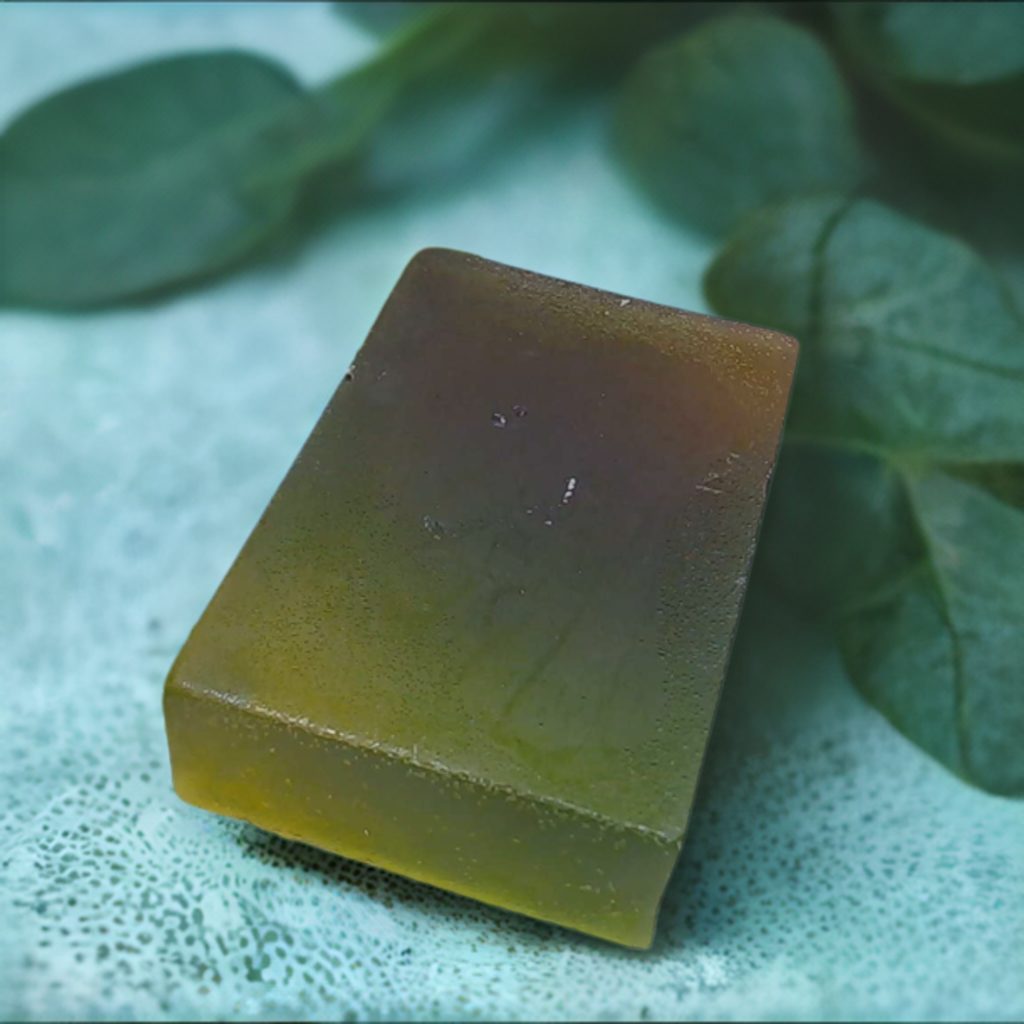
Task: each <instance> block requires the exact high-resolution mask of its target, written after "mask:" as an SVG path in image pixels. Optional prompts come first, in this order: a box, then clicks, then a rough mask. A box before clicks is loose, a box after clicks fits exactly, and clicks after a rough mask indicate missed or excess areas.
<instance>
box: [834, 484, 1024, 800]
mask: <svg viewBox="0 0 1024 1024" xmlns="http://www.w3.org/2000/svg"><path fill="white" fill-rule="evenodd" d="M907 490H908V493H909V495H910V496H911V502H912V504H913V507H914V510H915V514H916V516H917V519H918V522H919V525H920V528H921V532H922V535H923V537H924V539H925V543H926V547H927V552H928V555H927V558H926V559H925V560H924V561H923V562H922V563H921V565H920V566H919V568H918V571H915V572H910V573H906V574H904V575H903V576H902V577H899V578H896V579H894V580H892V581H890V583H889V584H888V586H887V587H885V588H884V589H882V590H880V591H879V593H878V596H877V598H876V599H875V600H866V601H865V602H864V603H863V605H862V607H861V608H859V609H857V610H855V611H852V612H850V613H849V614H848V615H847V616H846V617H845V618H844V619H843V620H841V624H840V631H839V637H840V643H841V645H842V647H843V650H844V654H845V656H846V659H847V662H848V664H849V665H850V666H851V669H852V672H853V675H854V678H855V680H856V681H857V683H858V685H859V687H860V688H861V690H862V691H863V692H864V693H865V695H866V696H867V697H868V699H869V700H871V701H872V703H873V704H875V705H876V706H877V707H878V708H879V709H880V710H881V711H883V713H885V714H886V715H887V716H888V717H889V718H890V719H891V720H892V721H893V722H894V724H896V726H897V727H898V728H899V729H901V730H902V731H903V732H904V733H906V734H907V735H908V736H909V737H910V738H911V739H913V740H914V741H915V742H917V743H918V744H920V745H921V746H922V747H923V748H924V749H925V750H927V751H928V752H929V753H931V754H932V755H933V756H935V757H937V758H938V759H939V760H941V761H943V762H944V763H945V764H946V765H948V766H949V767H950V768H951V769H953V770H954V771H956V772H957V773H958V774H960V775H962V776H964V777H965V778H967V779H969V780H970V781H972V782H974V783H976V784H978V785H980V786H983V787H984V788H985V789H988V790H990V791H991V792H995V793H1003V794H1007V795H1018V796H1019V795H1024V744H1022V742H1021V737H1022V736H1024V628H1022V626H1021V609H1022V608H1024V512H1021V511H1020V510H1019V509H1017V508H1013V507H1011V506H1009V505H1006V504H1004V503H1003V502H1001V501H999V500H998V499H996V498H994V497H992V496H991V495H990V494H988V493H986V492H985V491H983V490H981V489H980V488H978V487H975V486H974V485H972V484H970V483H968V482H966V481H963V480H956V479H954V478H952V477H949V476H947V475H944V474H942V473H939V472H929V473H924V474H921V475H916V474H915V475H913V476H911V477H910V478H909V479H908V481H907Z"/></svg>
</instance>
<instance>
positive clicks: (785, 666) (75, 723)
mask: <svg viewBox="0 0 1024 1024" xmlns="http://www.w3.org/2000/svg"><path fill="white" fill-rule="evenodd" d="M225 45H237V46H242V47H246V48H250V49H254V50H257V51H260V52H263V53H267V54H270V55H273V56H276V57H277V58H278V59H280V60H282V61H283V62H284V63H286V64H287V65H288V66H289V67H291V68H292V69H293V70H294V71H295V72H296V73H297V74H298V75H299V76H300V77H301V78H302V79H303V80H305V81H308V82H317V81H320V80H322V79H324V78H326V77H327V76H329V75H330V74H331V73H333V72H334V71H335V70H337V69H338V68H340V67H343V66H345V65H346V64H350V63H354V62H357V61H358V60H360V59H361V58H362V57H364V56H365V55H366V54H368V53H370V52H372V50H373V47H374V46H375V43H374V41H373V39H372V38H371V37H370V36H368V35H367V34H366V33H365V32H364V31H363V30H362V29H360V28H358V27H357V26H356V25H355V24H346V23H345V22H343V21H342V20H341V19H340V18H339V17H338V16H337V15H336V14H334V13H332V12H331V10H330V9H329V8H328V7H327V6H326V5H324V6H306V5H299V4H294V5H288V6H275V5H252V6H250V5H248V4H232V5H224V6H220V5H201V4H197V5H191V4H183V5H180V6H179V5H151V6H139V7H136V6H132V5H80V6H79V5H70V6H63V5H38V6H33V5H25V6H21V5H15V6H11V5H6V4H4V5H0V122H5V121H6V120H7V119H8V118H9V117H10V116H11V115H12V114H14V113H15V112H16V111H17V110H19V109H20V108H21V107H23V106H24V105H25V104H27V103H30V102H32V101H33V100H35V99H37V98H39V97H41V96H43V95H44V94H46V93H47V92H49V91H50V90H52V89H54V88H57V87H59V86H62V85H65V84H68V83H70V82H73V81H75V80H77V79H79V78H81V77H82V76H84V75H87V74H91V73H94V72H99V71H103V70H107V69H111V68H113V67H115V66H118V65H123V64H125V63H128V62H131V61H133V60H135V59H138V58H141V57H148V56H153V55H156V54H161V53H166V52H169V51H174V50H179V49H194V48H208V47H218V46H225ZM494 102H501V99H500V97H499V98H497V99H496V100H495V101H494ZM488 116H489V112H488V111H487V110H486V109H481V110H477V111H476V112H475V114H474V117H475V119H476V120H475V121H474V125H475V127H474V130H475V131H476V132H477V137H476V138H475V139H473V140H470V141H468V142H467V143H466V151H467V152H471V151H472V150H473V148H474V146H476V147H478V148H479V149H480V152H481V155H480V157H479V158H478V159H471V160H469V161H468V162H467V163H465V164H460V163H458V162H457V161H456V162H454V163H453V164H452V165H451V167H450V168H449V169H450V173H444V170H445V168H444V166H441V167H440V169H438V167H435V168H434V173H433V174H428V175H426V176H425V177H424V178H423V180H422V181H421V182H420V183H419V184H417V185H416V186H415V187H412V188H405V189H396V190H393V191H389V192H386V193H384V194H382V195H380V196H378V197H377V198H375V199H373V200H372V201H367V202H366V203H364V204H362V205H361V206H360V207H359V208H358V209H356V210H354V211H351V212H350V213H349V215H347V216H345V217H344V218H339V219H337V220H334V221H332V222H331V223H330V225H329V226H327V227H325V228H322V229H320V230H317V231H316V232H313V233H311V234H307V235H304V236H302V237H301V238H298V239H296V240H295V244H292V245H288V246H285V247H284V249H283V250H282V251H281V252H280V253H279V254H278V255H277V257H276V258H275V259H274V261H273V262H272V263H270V264H263V265H261V266H260V267H259V268H258V269H256V270H253V271H249V272H247V273H244V274H241V275H236V276H234V277H232V278H230V279H228V280H226V281H225V282H223V283H219V284H216V285H214V286H208V287H207V288H205V289H203V290H200V291H193V292H190V293H188V294H186V295H184V296H182V297H179V298H175V299H172V300H170V301H164V302H161V303H159V304H155V305H148V306H147V305H142V306H135V307H130V308H125V309H121V310H118V311H116V312H109V313H102V314H90V315H87V316H82V315H76V316H56V315H44V314H39V313H27V312H9V311H4V312H0V686H2V690H0V692H2V695H3V696H2V699H0V779H2V782H0V822H2V825H0V871H2V875H0V922H2V927H0V1017H3V1018H4V1019H25V1018H32V1019H60V1018H75V1019H87V1018H94V1019H95V1018H103V1019H121V1018H127V1019H131V1018H147V1019H171V1018H177V1019H182V1018H185V1019H190V1018H211V1017H213V1018H216V1017H221V1018H223V1017H233V1018H244V1019H260V1018H271V1017H274V1018H278V1017H282V1016H296V1017H301V1018H310V1019H340V1020H354V1019H374V1020H389V1019H408V1018H423V1019H431V1018H436V1019H442V1020H453V1019H460V1020H461V1019H524V1020H538V1019H552V1020H560V1019H574V1018H589V1019H598V1020H618V1019H637V1018H641V1019H659V1018H664V1019H685V1018H696V1019H702V1018H719V1019H722V1018H739V1019H755V1018H757V1019H762V1018H764V1019H773V1018H791V1019H793V1018H800V1019H814V1018H834V1019H839V1018H841V1019H877V1018H903V1019H908V1020H915V1019H917V1020H919V1019H925V1018H928V1019H950V1020H958V1019H967V1018H994V1019H1020V1018H1021V1017H1024V865H1022V862H1024V804H1022V803H1020V802H1013V801H1009V800H1003V799H998V798H995V797H991V796H986V795H984V794H982V793H980V792H977V791H975V790H973V789H971V788H969V787H967V786H965V785H964V784H962V783H960V782H958V781H957V780H956V779H954V778H953V777H951V776H950V775H949V774H947V773H946V772H945V771H944V770H943V769H941V768H940V767H938V766H937V765H936V764H935V763H933V762H932V761H930V760H929V759H927V758H926V757H925V756H923V755H922V754H921V753H919V752H918V751H917V750H916V749H915V748H914V747H912V746H911V745H909V744H908V743H907V742H906V741H905V740H904V739H902V738H901V737H900V736H899V735H898V734H897V733H896V732H895V731H894V730H893V729H892V728H891V727H890V726H889V725H888V724H887V723H886V722H885V721H884V720H883V719H882V718H881V717H880V716H879V715H877V714H876V713H875V712H873V711H872V710H870V709H869V708H867V707H866V706H865V705H864V704H863V703H862V702H861V701H860V699H859V698H858V697H857V696H856V694H855V693H854V692H853V690H852V689H851V687H850V685H849V683H848V682H847V681H846V679H845V677H844V675H843V673H842V670H841V668H840V666H839V664H838V661H837V659H836V655H835V653H834V651H833V650H832V649H831V647H830V646H829V644H828V643H827V642H826V641H825V640H824V639H823V638H822V637H820V636H818V635H817V634H816V633H814V632H813V631H812V630H810V629H808V628H806V627H801V626H799V624H794V623H792V622H787V619H788V618H789V614H788V613H787V612H786V611H785V610H784V609H781V608H771V607H760V608H759V607H757V606H756V605H754V606H750V607H748V610H747V615H748V620H749V619H750V617H752V616H753V615H756V616H757V617H758V620H759V621H761V622H762V623H763V627H764V628H763V632H762V633H761V634H757V633H754V634H751V633H750V632H749V630H748V636H747V638H746V640H747V642H746V644H745V645H744V649H743V651H742V653H741V655H740V657H739V658H738V661H737V665H736V669H737V670H736V671H735V672H734V675H733V678H732V680H731V681H730V685H729V686H728V687H727V690H726V697H725V700H724V704H723V707H722V710H721V712H720V715H719V719H718V723H717V725H716V728H715V733H714V738H713V742H712V750H711V754H710V759H709V763H708V766H707V769H706V771H705V774H704V778H703V781H702V784H701V791H700V798H699V802H698V807H697V810H696V812H695V815H694V819H693V822H692V826H691V832H690V837H689V840H688V842H687V845H686V847H685V849H684V851H683V856H682V859H681V861H680V864H679V868H678V870H677V872H676V875H675V877H674V879H673V882H672V883H671V886H670V889H669V894H668V896H667V899H666V904H665V908H664V911H663V915H662V921H661V927H660V931H659V938H658V940H657V942H656V944H655V947H654V949H653V950H652V951H651V952H650V953H632V952H628V951H623V950H618V949H615V948H613V947H610V946H608V945H606V944H604V943H601V942H599V941H596V940H591V939H587V938H585V937H582V936H578V935H575V934H572V933H569V932H565V931H562V930H559V929H557V928H554V927H550V926H546V925H542V924H538V923H534V922H531V921H529V920H526V919H524V918H519V917H516V916H513V915H511V914H507V913H503V912H501V911H499V910H494V909H490V908H487V907H484V906H480V905H477V904H473V903H471V902H469V901H467V900H463V899H460V898H456V897H448V896H445V895H443V894H439V893H436V892H434V891H433V890H430V889H428V888H426V887H423V886H418V885H414V884H411V883H405V882H402V881H401V880H399V879H396V878H393V877H391V876H388V875H385V874H383V873H381V872H378V871H374V870H370V869H366V868H361V867H359V866H358V865H354V864H351V863H348V862H346V861H343V860H341V859H339V858H335V857H330V856H327V855H323V854H320V853H317V852H315V851H313V850H310V849H307V848H304V847H300V846H296V845H294V844H289V843H286V842H284V841H281V840H278V839H275V838H273V837H270V836H268V835H264V834H262V833H259V832H258V831H257V830H255V829H254V828H252V827H250V826H246V825H240V824H235V823H232V822H229V821H224V820H219V819H217V818H215V817H213V816H211V815H209V814H205V813H203V812H201V811H198V810H195V809H193V808H191V807H187V806H185V805H184V804H182V803H181V802H180V801H178V800H177V798H176V797H175V796H174V794H173V792H172V791H171V787H170V778H169V772H168V765H167V750H166V746H165V740H164V733H163V722H162V717H161V711H160V690H161V684H162V681H163V676H164V674H165V672H166V670H167V668H168V666H169V664H170V662H171V660H172V658H173V656H174V654H175V653H176V651H177V650H178V648H179V646H180V644H181V643H182V641H183V639H184V637H185V635H186V633H187V631H188V629H189V628H190V626H191V625H192V623H193V622H194V621H195V619H196V617H197V616H198V614H199V613H200V612H201V610H202V609H203V607H204V606H205V604H206V602H207V600H208V599H209V597H210V595H211V593H212V592H213V588H214V587H215V586H216V584H217V582H218V581H219V580H220V578H221V577H222V575H223V573H224V572H225V570H226V569H227V567H228V565H229V564H230V562H231V560H232V559H233V557H234V555H235V554H236V552H237V551H238V548H239V547H240V545H241V543H242V541H243V540H244V539H245V537H246V536H247V534H248V532H249V530H250V529H251V527H252V525H253V523H254V522H255V520H256V518H257V516H258V515H259V513H260V511H261V510H262V508H263V507H264V505H265V504H266V502H267V500H268V499H269V497H270V495H271V493H272V492H273V490H274V488H275V487H276V485H277V483H278V481H279V480H280V478H281V477H282V475H283V474H284V471H285V469H286V468H287V466H288V465H289V463H290V462H291V460H292V458H293V457H294V455H295V453H296V452H297V450H298V447H299V445H300V444H301V442H302V441H303V440H304V438H305V437H306V435H307V434H308V432H309V430H310V429H311V427H312V425H313V423H314V422H315V420H316V418H317V416H318V414H319V412H320V410H321V409H322V407H323V405H324V404H325V403H326V401H327V399H328V397H329V396H330V394H331V393H332V391H333V389H334V387H335V386H336V384H337V382H338V381H339V380H340V378H341V376H342V374H343V373H344V372H345V369H346V368H347V366H348V365H349V362H350V361H351V359H352V356H353V354H354V353H355V350H356V348H357V347H358V345H359V344H360V342H361V341H362V339H363V338H364V336H365V334H366V332H367V330H368V328H369V326H370V324H371V322H372V320H373V318H374V316H375V314H376V312H377V310H378V309H379V308H380V306H381V304H382V302H383V300H384V298H385V297H386V295H387V294H388V292H389V290H390V288H391V286H392V284H393V283H394V281H395V280H396V279H397V277H398V274H399V273H400V271H401V269H402V268H403V266H404V265H405V263H406V262H407V260H408V259H409V257H410V256H412V254H413V253H414V252H415V251H416V250H418V249H420V248H422V247H424V246H449V247H452V248H458V249H466V250H469V251H471V252H476V253H479V254H480V255H483V256H486V257H489V258H492V259H496V260H500V261H503V262H507V263H511V264H513V265H518V266H524V267H528V268H530V269H532V270H536V271H540V272H543V273H548V274H554V275H557V276H561V277H565V278H569V279H573V280H577V281H580V282H583V283H585V284H590V285H596V286H599V287H603V288H608V289H611V290H614V291H616V292H620V293H625V294H633V295H636V296H639V297H642V298H647V299H652V300H655V301H659V302H665V303H669V304H672V305H678V306H682V307H685V308H689V309H696V310H703V309H704V305H703V302H702V299H701V296H700V288H699V281H700V273H701V270H702V268H703V267H704V265H705V263H706V262H707V260H708V258H709V256H710V250H709V249H708V248H707V247H706V246H705V245H704V244H703V243H700V242H698V241H696V240H694V239H691V238H688V237H687V236H686V235H685V234H683V233H682V232H681V231H679V230H678V229H677V228H675V227H673V226H671V225H668V224H665V223H663V222H662V221H660V220H659V219H658V218H657V216H656V215H655V214H654V213H653V212H652V211H651V210H650V209H649V208H648V207H647V206H646V205H645V203H644V202H643V201H642V199H640V198H639V197H638V196H636V195H635V194H634V193H633V192H632V191H631V189H630V188H629V187H628V186H627V184H626V183H625V182H624V181H623V180H622V179H621V177H620V175H619V173H618V171H617V170H616V168H615V166H614V165H613V163H612V162H611V160H610V159H609V157H608V155H607V153H606V145H605V141H604V125H603V119H602V111H601V110H600V109H597V108H594V107H592V106H589V105H587V104H586V103H584V102H579V101H573V100H569V99H566V100H564V101H559V102H557V103H552V104H551V105H549V106H548V107H546V108H545V109H543V110H542V111H539V112H538V113H537V116H531V117H519V118H518V119H517V120H516V123H515V126H514V127H513V128H512V129H510V130H509V131H508V132H506V133H504V134H503V135H502V136H496V137H493V138H491V137H488V136H487V131H488V124H489V123H491V122H489V121H488ZM2 244H3V240H2V239H0V245H2ZM15 258H16V254H15ZM787 631H791V633H790V635H791V636H792V640H791V642H790V643H788V644H787V645H785V646H780V645H779V644H777V643H771V642H770V641H771V639H772V638H773V637H777V636H779V635H783V634H784V633H785V632H787ZM758 635H762V636H763V637H764V639H765V640H767V641H769V642H768V643H764V642H761V643H759V642H758Z"/></svg>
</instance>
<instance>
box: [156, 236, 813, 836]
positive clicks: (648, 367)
mask: <svg viewBox="0 0 1024 1024" xmlns="http://www.w3.org/2000/svg"><path fill="white" fill-rule="evenodd" d="M796 357H797V344H796V342H795V341H794V340H793V339H792V338H789V337H787V336H785V335H781V334H778V333H777V332H774V331H769V330H765V329H760V328H756V327H751V326H746V325H742V324H736V323H732V322H729V321H724V320H719V319H716V318H713V317H707V316H702V315H699V314H694V313H687V312H684V311H681V310H677V309H672V308H669V307H665V306H659V305H655V304H652V303H647V302H643V301H640V300H636V299H628V298H626V297H624V296H618V295H613V294H610V293H607V292H603V291H600V290H597V289H592V288H587V287H583V286H581V285H576V284H571V283H568V282H564V281H560V280H557V279H553V278H549V277H544V276H542V275H538V274H533V273H530V272H527V271H523V270H518V269H515V268H511V267H507V266H503V265H501V264H497V263H493V262H490V261H488V260H484V259H481V258H479V257H475V256H470V255H468V254H465V253H459V252H454V251H451V250H442V249H428V250H424V251H423V252H421V253H419V254H418V255H417V256H416V257H415V258H414V259H413V260H412V261H411V263H410V264H409V265H408V267H407V268H406V270H405V272H404V274H403V275H402V277H401V279H400V280H399V282H398V284H397V285H396V287H395V289H394V291H393V292H392V294H391V296H390V297H389V299H388V301H387V303H386V304H385V306H384V308H383V310H382V312H381V314H380V316H379V317H378V319H377V322H376V323H375V324H374V327H373V328H372V330H371V332H370V334H369V337H368V338H367V340H366V342H365V344H364V345H363V347H362V349H361V350H360V351H359V353H358V356H357V358H356V360H355V363H354V364H353V367H352V369H351V371H350V372H349V374H347V375H346V377H345V380H344V381H343V382H342V383H341V385H340V386H339V388H338V390H337V392H336V393H335V395H334V396H333V398H332V399H331V401H330V403H329V404H328V406H327V408H326V410H325V411H324V413H323V415H322V417H321V419H320V421H319V422H318V423H317V425H316V427H315V429H314V431H313V433H312V434H311V436H310V438H309V440H308V441H307V443H306V444H305V446H304V447H303V449H302V451H301V452H300V454H299V455H298V457H297V459H296V461H295V463H294V464H293V466H292V467H291V469H290V470H289V471H288V473H287V475H286V477H285V479H284V481H283V483H282V484H281V486H280V488H279V490H278V492H277V493H276V495H275V496H274V498H273V499H272V501H271V503H270V505H269V506H268V508H267V509H266V511H265V512H264V514H263V516H262V517H261V518H260V520H259V522H258V524H257V526H256V528H255V529H254V531H253V533H252V534H251V536H250V537H249V539H248V541H247V542H246V544H245V545H244V547H243V549H242V551H241V553H240V554H239V556H238V558H237V560H236V561H235V563H234V565H233V566H232V568H231V570H230V571H229V573H228V574H227V576H226V577H225V579H224V581H223V583H222V584H221V586H220V587H219V589H218V590H217V592H216V594H215V596H214V598H213V599H212V601H211V603H210V605H209V607H208V608H207V610H206V611H205V613H204V614H203V616H202V618H201V619H200V621H199V622H198V624H197V625H196V627H195V629H194V630H193V632H192V635H191V636H190V638H189V640H188V642H187V643H186V645H185V647H184V649H183V650H182V653H181V655H180V656H179V658H178V661H177V662H176V664H175V667H174V669H173V671H172V674H171V678H170V681H169V685H170V686H185V687H188V688H189V689H192V690H195V691H199V692H205V693H208V694H210V695H211V696H214V697H215V698H218V699H221V700H226V701H229V702H232V703H235V704H237V705H238V706H239V707H240V708H246V709H249V710H252V711H253V712H255V713H262V714H269V715H273V716H275V717H278V718H281V719H283V720H286V721H291V722H294V723H295V724H296V725H297V726H300V727H302V728H306V729H309V730H311V731H313V732H316V733H318V734H320V735H328V736H336V737H337V738H338V739H339V740H340V741H344V742H350V743H354V744H357V745H359V746H362V747H369V748H371V749H376V750H379V751H380V752H381V753H382V754H383V755H385V756H387V755H388V754H392V755H394V756H399V757H402V758H404V759H406V760H409V761H411V762H413V763H415V764H419V765H422V766H423V767H424V768H425V769H427V770H430V769H431V768H434V769H438V770H440V771H443V772H455V773H458V774H460V775H464V776H468V777H470V778H473V779H476V780H478V781H479V782H480V783H481V784H483V785H486V786H489V787H495V788H497V789H504V790H507V791H508V793H509V798H510V799H516V798H518V797H523V798H529V799H538V800H542V801H555V802H558V803H560V804H567V805H571V806H573V807H576V808H579V809H580V810H582V811H584V812H586V813H588V814H592V815H595V816H597V817H602V818H606V819H610V820H611V821H613V822H615V823H617V824H620V825H622V824H625V825H630V826H635V827H640V828H645V829H651V830H653V831H656V832H658V833H659V834H661V835H663V836H665V837H667V838H678V837H679V836H680V835H681V834H682V832H683V830H684V828H685V824H686V819H687V816H688V814H689V808H690V803H691V801H692V796H693V791H694V788H695V786H696V781H697V774H698V772H699V769H700V763H701V760H702V757H703V752H704V747H705V744H706V740H707V735H708V731H709V729H710V726H711V723H712V719H713V716H714V710H715V706H716V703H717V699H718V693H719V690H720V687H721V682H722V677H723V675H724V671H725V667H726V663H727V658H728V652H729V647H730V645H731V641H732V637H733V633H734V630H735V626H736V621H737V617H738V612H739V607H740V602H741V600H742V595H743V592H744V589H745V586H746V578H747V573H748V572H749V568H750V563H751V559H752V556H753V549H754V544H755V540H756V535H757V530H758V526H759V523H760V519H761V514H762V510H763V505H764V500H765V495H766V490H767V485H768V481H769V479H770V476H771V472H772V469H773V466H774V462H775V457H776V452H777V448H778V443H779V439H780V434H781V430H782V425H783V421H784V417H785V412H786V407H787V403H788V398H789V391H790V387H791V383H792V378H793V373H794V369H795V365H796ZM272 414H273V411H272V410H268V415H272Z"/></svg>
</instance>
